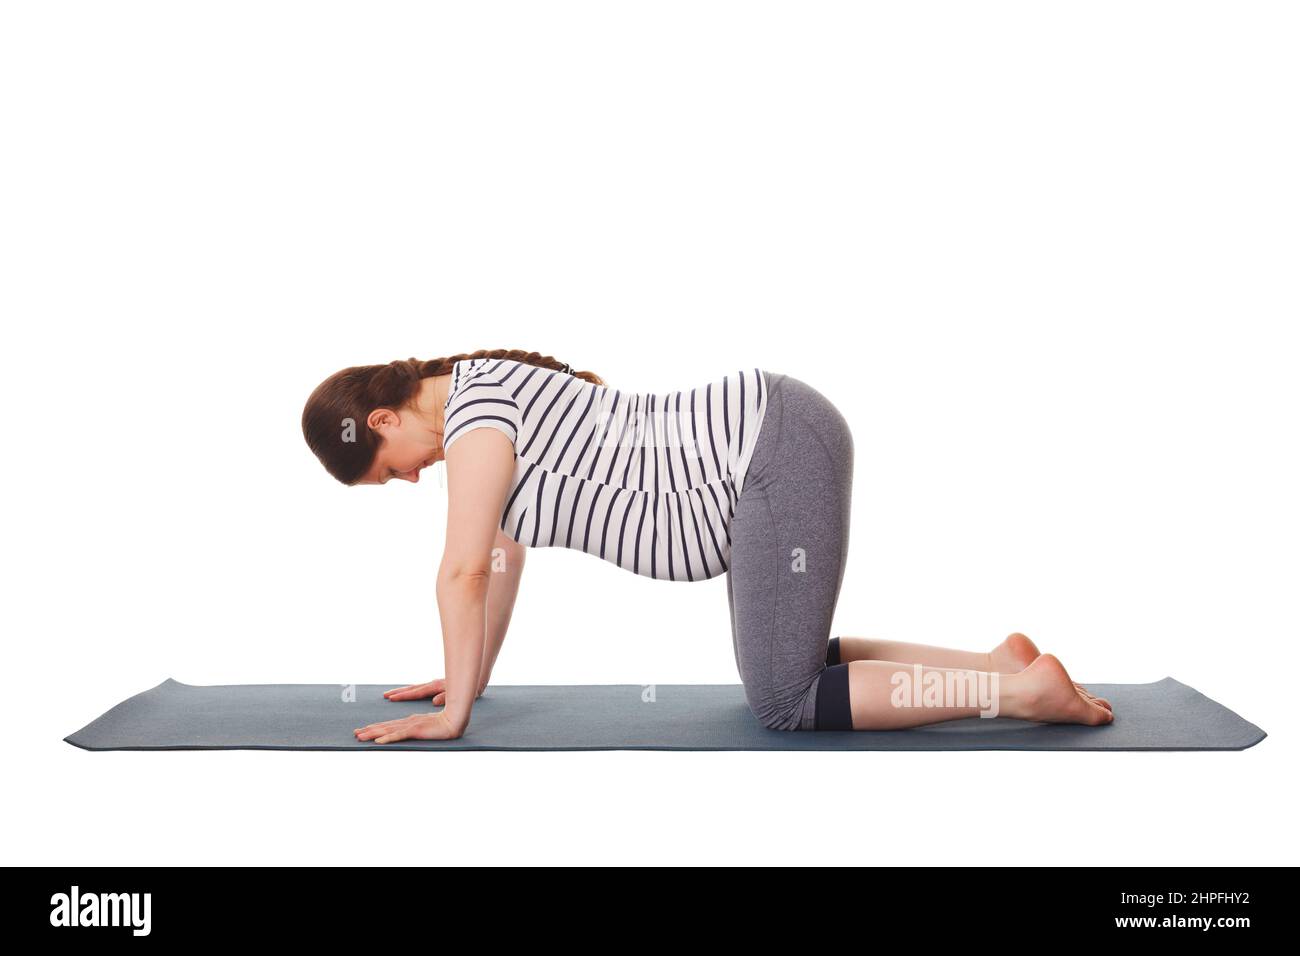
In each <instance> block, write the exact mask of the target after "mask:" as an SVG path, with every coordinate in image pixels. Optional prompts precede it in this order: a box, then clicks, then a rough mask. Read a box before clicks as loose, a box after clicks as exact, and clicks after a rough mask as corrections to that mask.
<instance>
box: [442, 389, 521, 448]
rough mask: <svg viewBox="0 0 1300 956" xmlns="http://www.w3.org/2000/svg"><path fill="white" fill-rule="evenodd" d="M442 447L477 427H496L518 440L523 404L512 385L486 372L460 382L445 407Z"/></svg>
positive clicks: (512, 439)
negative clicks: (508, 386)
mask: <svg viewBox="0 0 1300 956" xmlns="http://www.w3.org/2000/svg"><path fill="white" fill-rule="evenodd" d="M443 416H444V417H443V430H442V449H443V452H444V453H445V452H446V451H447V449H448V448H450V447H451V446H452V444H453V443H454V442H455V441H456V439H458V438H460V436H461V435H465V434H468V433H469V432H471V431H473V430H474V429H475V428H495V429H496V430H497V431H499V432H501V433H503V434H504V435H505V436H506V437H507V438H509V439H510V443H511V444H516V443H517V441H518V438H519V420H520V415H519V406H518V405H517V404H515V399H514V395H513V394H512V393H511V391H510V389H509V388H507V387H506V386H505V385H502V384H501V383H500V382H498V381H497V380H496V379H495V378H492V377H489V376H488V375H486V374H479V375H471V376H470V377H468V378H466V379H464V380H462V381H461V382H460V383H459V384H457V386H456V388H455V390H454V391H453V392H452V394H451V395H450V396H449V397H448V398H447V404H446V406H445V407H444V409H443Z"/></svg>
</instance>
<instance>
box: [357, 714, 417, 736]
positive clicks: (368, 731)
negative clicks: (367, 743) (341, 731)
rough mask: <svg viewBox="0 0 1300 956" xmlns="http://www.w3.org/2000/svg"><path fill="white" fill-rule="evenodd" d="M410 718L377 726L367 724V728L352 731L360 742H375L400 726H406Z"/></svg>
mask: <svg viewBox="0 0 1300 956" xmlns="http://www.w3.org/2000/svg"><path fill="white" fill-rule="evenodd" d="M409 719H410V718H407V717H403V718H402V719H401V720H383V721H380V722H379V723H377V724H367V725H366V726H365V727H359V728H358V729H356V730H354V731H352V733H354V734H355V735H356V737H357V739H358V740H373V739H375V738H376V737H382V736H383V735H384V734H386V733H389V732H390V731H392V730H394V729H395V728H396V727H397V726H398V725H399V724H404V723H405V722H406V721H407V720H409Z"/></svg>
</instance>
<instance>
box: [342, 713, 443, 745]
mask: <svg viewBox="0 0 1300 956" xmlns="http://www.w3.org/2000/svg"><path fill="white" fill-rule="evenodd" d="M445 714H446V712H445V711H439V712H438V713H436V714H414V715H412V716H410V717H401V718H398V719H397V720H381V721H380V722H379V723H377V724H368V725H367V726H365V727H361V728H359V729H357V730H354V731H353V733H354V734H356V737H357V740H373V741H374V742H375V743H377V744H391V743H394V742H396V741H398V740H455V739H456V738H457V737H459V736H460V732H459V731H458V730H456V728H455V727H453V726H452V725H451V722H450V721H448V720H447V718H446V716H445Z"/></svg>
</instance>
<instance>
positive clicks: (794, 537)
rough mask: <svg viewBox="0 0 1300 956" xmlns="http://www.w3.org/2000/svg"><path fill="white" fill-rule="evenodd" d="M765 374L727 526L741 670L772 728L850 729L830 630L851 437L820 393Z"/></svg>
mask: <svg viewBox="0 0 1300 956" xmlns="http://www.w3.org/2000/svg"><path fill="white" fill-rule="evenodd" d="M767 376H768V406H767V411H766V413H765V415H764V418H763V425H762V428H761V429H760V431H759V435H758V442H757V444H756V445H755V447H754V455H753V457H752V458H751V460H750V463H749V471H748V472H747V473H746V477H745V487H744V490H743V491H741V493H740V497H739V498H738V499H737V502H736V511H735V514H734V515H733V516H732V519H731V521H732V524H731V565H730V567H729V568H728V570H727V598H728V600H729V601H730V603H731V639H732V644H733V646H734V648H735V651H736V667H737V668H738V669H739V671H740V679H741V682H742V683H743V684H744V687H745V700H746V701H747V702H748V704H749V709H750V710H751V711H753V712H754V716H755V717H757V718H758V719H759V720H760V721H761V722H762V723H763V725H764V726H765V727H768V728H771V729H773V730H852V729H853V723H852V718H851V716H850V712H849V681H848V665H847V664H842V663H840V660H839V638H835V639H834V640H831V639H830V628H831V618H832V617H833V616H834V614H835V603H836V601H837V600H838V599H839V595H840V583H841V582H842V581H843V580H844V564H845V561H846V560H847V558H848V552H849V504H850V500H851V498H852V494H853V436H852V434H851V433H850V432H849V425H848V422H846V421H845V420H844V416H843V415H841V414H840V412H839V410H838V409H836V407H835V406H834V405H832V404H831V402H830V401H829V400H828V399H827V398H826V397H825V396H824V395H822V394H821V393H820V392H818V391H817V390H816V389H814V388H813V387H812V386H810V385H807V384H805V383H803V382H801V381H799V380H798V379H796V378H791V377H790V376H789V375H783V374H781V373H779V372H768V373H767Z"/></svg>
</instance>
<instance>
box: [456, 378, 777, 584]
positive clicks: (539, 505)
mask: <svg viewBox="0 0 1300 956" xmlns="http://www.w3.org/2000/svg"><path fill="white" fill-rule="evenodd" d="M766 409H767V375H766V373H765V372H763V371H762V370H761V369H756V368H755V369H749V370H746V371H739V372H734V373H732V374H730V375H727V376H725V377H723V378H721V379H718V380H716V381H713V382H710V383H709V384H707V385H702V386H700V387H699V388H695V389H691V390H689V391H684V392H682V391H679V392H667V393H648V392H647V393H636V392H624V391H621V390H619V389H614V388H610V387H608V386H601V385H593V384H591V383H590V382H585V381H583V380H582V379H579V378H575V377H574V376H572V375H568V374H565V373H563V372H556V371H551V370H550V369H543V368H538V367H537V366H535V365H526V364H524V363H522V362H515V361H511V360H510V359H466V360H462V361H460V362H456V363H455V364H454V365H453V366H452V373H451V387H450V391H449V393H448V396H447V404H446V406H445V408H444V416H445V427H444V431H443V448H444V450H445V449H447V448H450V447H451V445H452V444H453V443H454V442H455V441H456V439H457V438H459V437H460V436H461V435H463V434H465V433H467V432H469V431H471V430H472V429H474V428H495V429H498V430H499V431H501V432H504V433H505V434H506V435H507V436H508V437H509V438H510V440H511V441H512V442H513V443H514V446H515V455H516V458H515V476H514V481H513V482H512V483H511V488H510V492H509V494H508V495H507V496H506V503H505V507H504V509H503V511H502V515H501V529H502V530H503V531H505V533H506V534H508V535H509V536H510V537H511V538H514V539H515V540H516V541H519V542H521V543H522V544H525V545H528V546H530V547H541V548H545V547H566V548H576V549H578V550H580V551H586V552H587V553H588V554H594V555H596V556H597V557H600V558H603V559H605V560H606V561H612V562H614V563H615V564H617V565H618V566H619V567H621V568H626V569H627V570H629V571H633V572H635V573H637V574H643V575H646V576H647V577H652V578H659V579H662V580H668V581H700V580H704V579H706V578H711V577H716V576H717V575H719V574H721V573H723V572H724V571H726V570H727V567H728V566H729V564H730V561H731V530H730V526H731V516H732V514H733V513H734V512H735V507H736V498H737V496H738V495H739V494H740V492H741V491H742V490H743V488H744V482H745V473H746V471H747V470H748V468H749V461H750V458H751V457H752V456H753V453H754V445H755V443H756V441H757V439H758V432H759V428H760V427H761V426H762V423H763V415H764V412H765V411H766Z"/></svg>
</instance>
